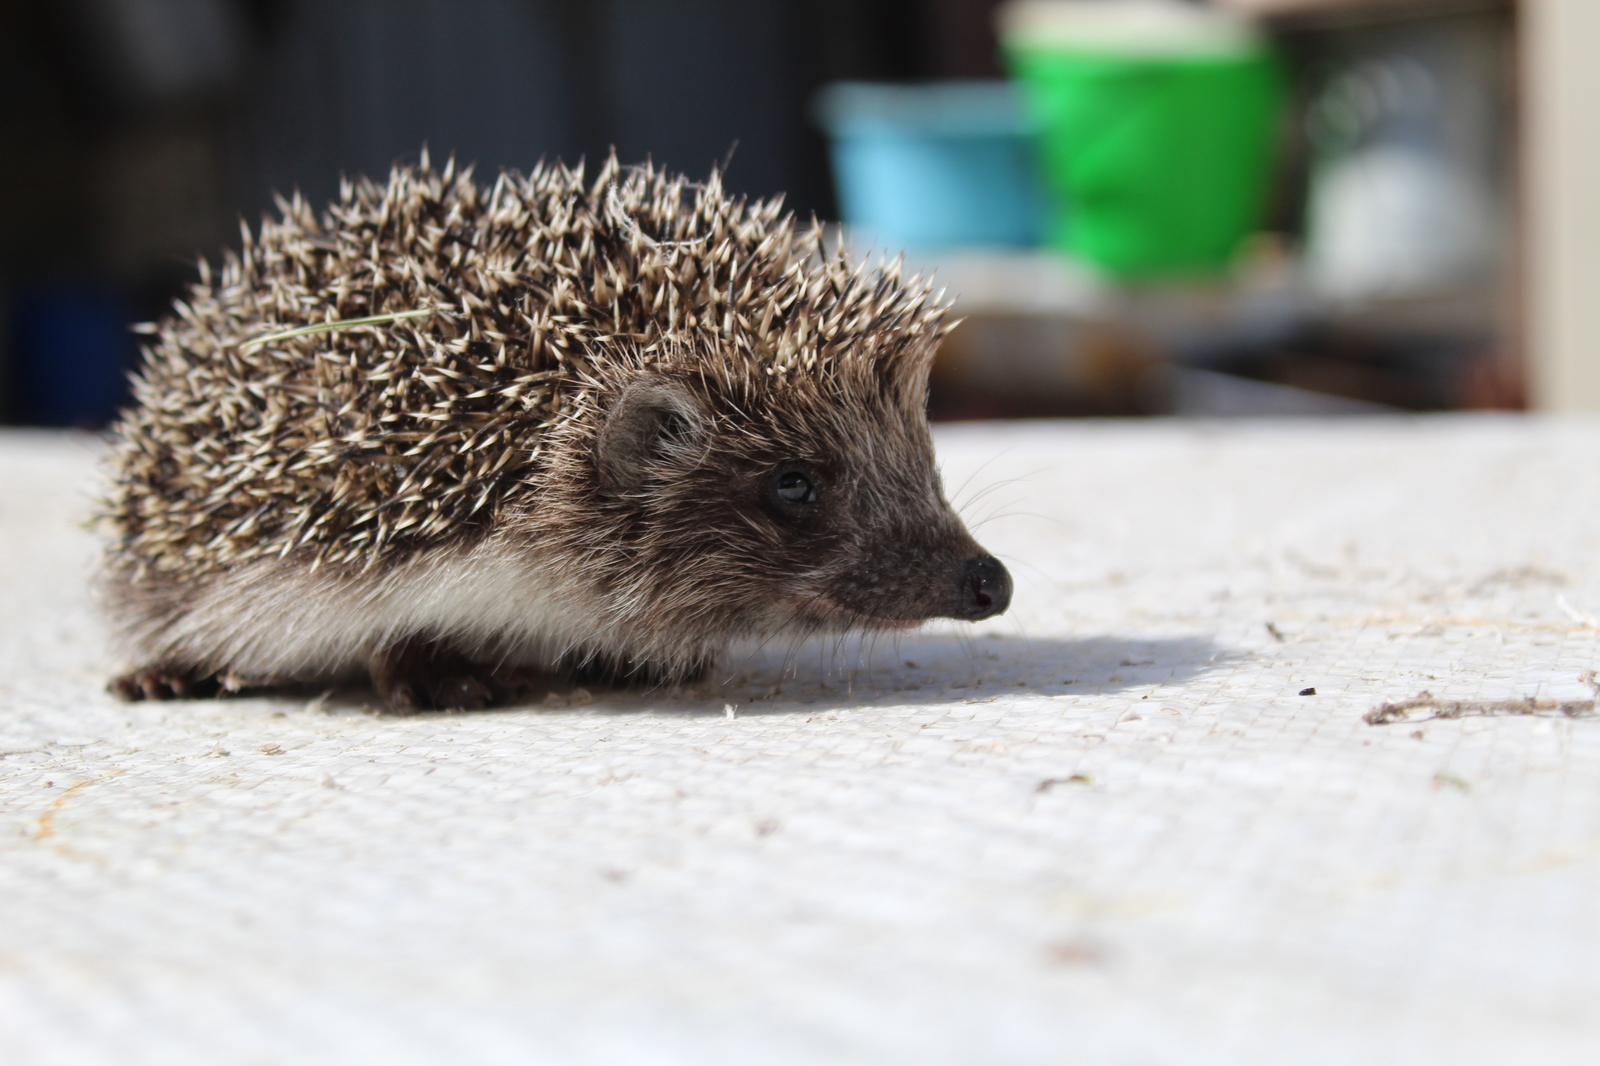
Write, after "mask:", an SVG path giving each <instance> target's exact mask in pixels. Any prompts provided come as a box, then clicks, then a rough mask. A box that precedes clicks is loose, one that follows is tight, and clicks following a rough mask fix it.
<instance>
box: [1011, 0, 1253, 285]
mask: <svg viewBox="0 0 1600 1066" xmlns="http://www.w3.org/2000/svg"><path fill="white" fill-rule="evenodd" d="M1001 27H1002V42H1003V47H1004V51H1005V55H1006V58H1007V61H1008V63H1009V65H1010V68H1011V70H1012V72H1013V74H1014V75H1015V76H1016V78H1017V80H1018V82H1019V84H1020V85H1021V86H1022V91H1023V97H1024V100H1025V103H1026V107H1027V110H1028V113H1029V117H1030V119H1031V120H1032V123H1033V125H1034V127H1035V129H1036V130H1037V137H1038V152H1039V160H1040V165H1041V172H1042V176H1043V178H1042V183H1043V185H1044V187H1045V189H1046V192H1047V199H1048V201H1049V202H1050V206H1051V210H1050V218H1049V221H1048V223H1047V227H1046V238H1045V241H1046V243H1048V244H1050V245H1051V246H1053V247H1057V248H1060V249H1062V250H1064V251H1067V252H1069V253H1071V254H1073V255H1075V256H1077V257H1080V258H1083V259H1085V260H1088V261H1089V262H1091V263H1094V264H1096V265H1098V266H1100V267H1102V268H1103V269H1105V270H1107V271H1108V272H1111V273H1114V274H1119V275H1124V276H1134V277H1137V276H1147V275H1163V274H1204V273H1214V272H1217V271H1220V270H1223V269H1225V268H1226V267H1228V266H1229V265H1230V263H1231V262H1232V261H1233V259H1234V256H1235V254H1236V253H1237V251H1238V249H1239V245H1240V243H1241V242H1242V241H1243V240H1244V239H1245V238H1246V237H1248V236H1249V235H1250V234H1251V233H1252V232H1254V231H1255V230H1256V228H1257V227H1258V226H1259V225H1260V223H1261V219H1262V216H1263V213H1264V209H1265V204H1266V198H1267V190H1268V183H1269V181H1270V178H1271V169H1272V162H1273V157H1274V147H1275V142H1276V134H1277V129H1278V123H1279V115H1280V112H1281V108H1282V101H1283V96H1284V90H1283V84H1284V79H1283V75H1282V72H1281V70H1280V68H1279V64H1278V62H1277V60H1276V59H1275V57H1274V56H1273V55H1272V54H1271V53H1270V51H1269V50H1268V48H1267V47H1266V45H1265V44H1264V43H1263V42H1262V41H1261V40H1260V39H1259V38H1257V37H1256V36H1255V35H1254V34H1253V33H1252V32H1250V30H1249V28H1248V26H1247V25H1245V24H1242V23H1239V22H1238V21H1237V20H1230V19H1227V18H1226V17H1225V16H1220V15H1218V14H1216V13H1215V12H1213V11H1207V10H1206V9H1203V8H1194V7H1193V6H1192V5H1184V4H1166V3H1161V2H1155V0H1152V2H1140V0H1132V2H1123V3H1119V4H1105V3H1099V2H1092V3H1085V2H1084V0H1028V2H1024V3H1018V4H1013V5H1011V6H1010V7H1009V8H1008V9H1007V10H1006V11H1005V12H1003V14H1002V23H1001Z"/></svg>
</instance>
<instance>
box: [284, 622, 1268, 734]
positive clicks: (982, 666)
mask: <svg viewBox="0 0 1600 1066" xmlns="http://www.w3.org/2000/svg"><path fill="white" fill-rule="evenodd" d="M1241 654H1242V653H1240V652H1238V651H1235V650H1231V649H1227V648H1223V647H1221V646H1220V645H1218V644H1216V643H1214V642H1212V641H1211V640H1208V639H1207V638H1205V637H1131V636H1117V635H1109V634H1108V635H1101V636H1092V637H1023V636H1013V635H1004V634H999V633H989V634H980V635H977V636H973V635H970V634H963V633H954V632H945V633H941V632H932V633H914V634H899V635H895V636H881V635H880V636H878V637H875V638H874V637H852V638H846V639H843V640H837V641H820V640H813V641H808V642H806V643H804V644H801V645H799V646H797V647H783V648H775V647H744V648H739V647H735V648H734V649H732V650H731V651H730V652H729V653H728V654H727V655H725V656H724V658H723V661H722V662H721V663H720V664H719V665H718V667H717V668H716V669H715V670H714V671H713V673H712V675H711V676H709V677H707V678H705V679H704V680H702V681H700V682H697V683H695V684H690V685H682V686H675V687H664V688H663V687H657V688H639V687H625V686H619V687H615V688H608V687H603V686H593V685H591V686H587V687H585V686H583V685H579V684H576V683H573V682H566V683H557V684H556V685H555V686H554V687H553V688H552V690H551V691H550V692H549V693H548V694H547V695H546V696H545V697H544V698H543V699H542V700H541V699H530V700H526V701H519V702H517V703H514V704H510V705H507V706H503V707H495V708H490V709H488V710H485V711H470V712H460V711H447V712H426V713H443V714H461V713H468V714H503V713H507V712H513V711H530V710H532V711H562V710H573V711H577V710H582V711H583V712H585V713H590V714H594V713H600V714H638V713H644V712H650V713H656V714H686V715H707V714H714V715H719V716H720V715H723V714H725V713H726V707H727V706H728V705H730V704H731V705H733V706H735V707H736V708H737V709H738V710H737V713H738V714H739V715H742V716H743V715H761V714H781V713H793V712H794V711H797V710H801V709H804V710H807V711H818V710H829V709H842V708H854V707H863V706H870V705H873V704H884V705H888V704H904V703H920V704H929V705H936V704H951V703H981V702H987V701H990V700H992V699H995V698H997V697H1000V696H1025V695H1028V694H1030V693H1032V694H1036V695H1042V696H1090V695H1105V694H1108V693H1115V692H1121V691H1125V690H1128V689H1135V688H1149V687H1152V686H1155V685H1162V684H1181V683H1183V682H1185V681H1188V680H1190V679H1192V678H1196V677H1200V676H1202V675H1204V674H1206V673H1208V672H1210V671H1212V670H1215V669H1219V668H1221V667H1223V666H1226V665H1227V664H1229V663H1231V662H1233V661H1235V660H1237V659H1238V658H1239V657H1240V655H1241ZM262 694H263V695H266V693H262ZM278 694H279V695H289V693H288V692H286V691H283V690H280V691H279V693H278ZM329 697H332V698H331V699H330V698H329ZM371 700H372V697H371V695H370V693H369V692H367V691H366V690H364V689H343V690H340V691H338V692H337V693H331V692H330V693H324V694H323V695H322V696H321V697H319V699H318V700H317V702H318V703H319V704H320V705H322V706H323V707H324V709H326V710H328V711H333V712H337V711H339V710H343V711H360V710H367V711H370V710H372V709H373V707H372V702H371Z"/></svg>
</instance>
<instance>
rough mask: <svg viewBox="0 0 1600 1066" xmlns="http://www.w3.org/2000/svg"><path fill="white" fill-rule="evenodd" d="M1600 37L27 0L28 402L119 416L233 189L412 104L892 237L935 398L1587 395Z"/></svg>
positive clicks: (1312, 8) (755, 0) (561, 3)
mask: <svg viewBox="0 0 1600 1066" xmlns="http://www.w3.org/2000/svg"><path fill="white" fill-rule="evenodd" d="M1597 52H1600V0H1524V2H1523V3H1520V4H1517V3H1512V2H1511V0H1214V2H1211V3H1203V2H1199V0H1194V2H1190V0H1012V2H1010V3H1004V4H1002V3H996V2H993V0H591V2H579V0H0V95H3V100H4V103H3V107H0V152H3V153H4V159H5V166H4V167H3V168H0V175H3V177H0V182H3V186H0V412H3V416H4V418H5V420H7V421H9V422H12V423H23V424H39V425H80V426H88V427H93V426H98V425H103V424H104V423H105V422H106V420H107V419H108V418H109V417H110V416H111V415H112V413H113V411H114V410H115V407H116V405H117V404H118V402H119V401H120V397H121V396H122V394H123V383H122V380H123V374H124V373H125V370H126V368H127V367H128V366H129V365H131V363H132V362H133V361H134V360H135V359H136V358H137V350H136V345H135V343H134V338H133V336H132V335H130V334H129V332H128V331H127V325H128V324H129V323H131V322H137V321H143V320H149V319H152V318H156V317H159V316H160V315H161V314H162V313H163V310H164V309H165V308H166V307H167V306H168V305H169V304H170V302H171V300H172V299H173V298H174V297H175V296H178V295H180V294H181V291H182V288H183V286H184V284H185V283H186V282H187V281H188V280H189V279H190V278H192V277H193V275H194V264H195V262H196V260H197V259H198V258H200V257H202V256H204V257H214V256H215V255H217V254H218V252H219V251H220V250H221V249H222V248H224V247H226V246H227V245H229V244H230V243H232V242H236V241H237V239H238V227H239V219H240V218H241V217H243V218H245V219H248V220H250V221H251V222H252V224H253V223H254V222H255V221H256V220H257V219H258V217H259V216H260V214H261V213H262V212H264V211H269V210H270V209H271V207H272V196H273V193H274V191H283V192H289V191H291V190H294V189H299V190H300V191H301V192H302V193H304V195H306V196H307V197H308V198H310V199H311V200H312V201H313V202H314V203H315V202H320V201H323V200H326V199H327V198H329V197H331V196H332V195H333V194H334V193H335V190H336V188H337V183H338V179H339V175H340V174H341V173H354V172H367V173H371V174H382V173H383V172H385V171H386V170H387V169H388V167H389V166H390V164H391V163H392V162H395V161H397V160H411V159H415V157H416V154H417V152H418V149H419V148H420V146H421V145H423V144H424V143H426V144H427V145H428V146H429V148H430V150H431V152H432V154H433V157H434V158H435V159H441V158H442V157H443V156H445V155H446V154H448V153H452V152H453V153H455V154H456V156H457V157H458V158H459V159H461V160H462V161H464V162H474V163H476V164H477V166H478V173H479V174H480V175H485V176H487V175H490V174H492V173H493V172H494V170H495V169H497V168H499V167H502V166H504V167H513V168H518V169H523V170H526V169H529V168H531V167H532V166H533V165H534V164H535V163H536V162H537V161H538V160H540V159H541V158H558V157H559V158H561V159H564V160H568V161H573V160H576V159H578V158H580V157H587V158H590V159H593V158H595V157H596V156H598V155H603V154H604V153H605V152H606V150H607V149H608V147H609V146H612V145H615V146H616V149H617V151H618V153H619V155H620V156H621V157H622V158H623V159H624V160H625V161H631V160H640V159H644V158H646V157H648V158H650V159H653V160H654V161H655V162H657V163H658V164H663V165H665V166H668V167H671V168H676V169H681V170H683V171H686V172H688V173H689V174H691V175H703V174H705V173H706V172H707V171H708V170H709V168H710V167H711V166H712V165H713V164H717V163H721V162H722V161H724V160H726V161H727V162H728V172H727V182H728V185H729V186H730V187H731V188H732V189H734V190H735V191H737V192H742V193H749V194H752V195H755V196H770V195H773V194H777V193H780V192H781V193H784V194H786V196H787V203H788V205H789V206H790V207H791V208H792V209H794V210H796V211H798V212H801V213H802V214H812V213H814V214H815V215H816V216H817V217H819V218H820V219H823V220H825V221H827V222H829V223H831V224H835V225H836V229H835V234H836V237H835V239H837V240H839V241H842V242H843V243H845V244H846V245H847V246H848V247H849V248H851V249H852V251H853V252H856V253H859V254H863V255H874V254H877V253H878V252H880V251H884V250H887V251H889V252H899V251H901V250H904V251H905V252H906V254H907V257H908V259H909V260H910V261H911V262H912V264H913V265H914V266H916V267H918V268H920V269H924V270H930V271H934V272H935V273H936V275H937V278H938V281H939V283H940V284H941V285H943V286H945V287H947V288H948V289H949V290H950V292H951V293H952V294H954V295H955V297H956V300H957V312H958V314H959V315H960V316H961V317H962V318H963V320H964V321H963V323H962V324H961V326H960V327H958V329H957V330H956V331H955V332H954V333H953V334H952V335H951V336H950V337H949V339H948V340H947V341H946V343H945V344H944V346H943V348H942V349H941V351H940V353H939V358H938V362H937V365H936V372H935V379H934V394H933V399H932V407H933V414H934V415H935V417H938V418H973V417H1028V416H1042V415H1140V414H1191V415H1204V416H1231V415H1257V414H1278V415H1283V414H1308V415H1315V414H1327V415H1335V414H1341V413H1361V412H1376V411H1383V410H1412V411H1423V410H1449V409H1462V408H1513V409H1514V408H1521V407H1524V406H1527V405H1529V404H1530V403H1531V404H1533V405H1534V406H1539V407H1551V408H1562V407H1595V406H1600V352H1596V353H1594V358H1593V359H1591V358H1589V357H1588V355H1587V354H1586V353H1587V352H1588V350H1589V348H1590V347H1591V346H1590V345H1589V343H1588V338H1589V337H1591V336H1592V337H1594V338H1595V340H1596V343H1600V319H1597V318H1596V317H1595V316H1596V315H1597V314H1600V312H1597V311H1596V310H1595V308H1594V306H1593V305H1594V304H1596V303H1600V299H1594V300H1591V299H1590V298H1589V295H1588V294H1589V293H1591V292H1593V293H1594V294H1595V296H1596V297H1600V285H1596V286H1595V287H1593V288H1590V287H1589V282H1591V281H1600V266H1597V264H1600V260H1597V258H1596V252H1595V250H1594V249H1595V246H1596V245H1595V242H1590V241H1588V240H1587V238H1586V236H1585V235H1586V234H1587V235H1588V236H1591V237H1594V238H1595V241H1597V242H1600V225H1597V223H1600V213H1597V212H1596V211H1595V209H1594V208H1592V207H1591V206H1590V205H1591V203H1592V202H1593V200H1594V197H1593V196H1592V195H1591V194H1590V192H1589V186H1590V184H1591V183H1592V176H1591V177H1589V178H1586V177H1585V175H1592V174H1593V173H1595V170H1594V165H1595V164H1596V163H1600V144H1597V134H1596V133H1594V132H1591V131H1590V130H1589V127H1590V126H1593V125H1596V124H1595V123H1592V122H1590V121H1589V120H1588V119H1587V118H1586V117H1585V116H1586V114H1587V112H1588V111H1589V110H1592V108H1593V107H1595V106H1597V105H1596V104H1595V103H1594V101H1595V100H1600V95H1595V93H1596V92H1600V80H1597V79H1596V77H1595V75H1594V74H1593V73H1592V72H1591V71H1590V68H1591V67H1593V66H1595V65H1597V64H1596V61H1595V60H1594V59H1593V56H1594V55H1596V54H1597ZM1586 94H1587V95H1586ZM1586 227H1587V228H1586ZM1589 322H1593V324H1594V325H1595V327H1596V328H1595V329H1594V330H1593V331H1589V332H1586V331H1585V324H1586V323H1589ZM1591 363H1594V364H1596V367H1597V368H1596V369H1592V370H1591V369H1590V364H1591Z"/></svg>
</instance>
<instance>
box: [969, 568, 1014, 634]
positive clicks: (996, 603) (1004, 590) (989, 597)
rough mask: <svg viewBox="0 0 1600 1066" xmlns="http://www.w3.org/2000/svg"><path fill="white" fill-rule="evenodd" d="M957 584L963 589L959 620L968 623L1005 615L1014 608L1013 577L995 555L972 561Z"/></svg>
mask: <svg viewBox="0 0 1600 1066" xmlns="http://www.w3.org/2000/svg"><path fill="white" fill-rule="evenodd" d="M957 584H958V587H959V589H960V593H959V601H958V602H959V603H960V606H959V607H958V608H957V611H958V614H957V617H959V618H962V619H965V620H966V621H968V622H979V621H982V620H983V619H985V618H993V617H994V616H995V615H997V614H1004V613H1005V610H1006V608H1007V607H1009V606H1011V574H1010V573H1009V572H1007V570H1006V568H1005V566H1003V565H1002V564H1001V562H1000V560H999V559H996V558H995V557H994V556H992V555H980V556H978V557H977V558H976V559H968V560H967V561H966V562H965V563H964V564H962V567H961V577H960V579H959V581H958V582H957Z"/></svg>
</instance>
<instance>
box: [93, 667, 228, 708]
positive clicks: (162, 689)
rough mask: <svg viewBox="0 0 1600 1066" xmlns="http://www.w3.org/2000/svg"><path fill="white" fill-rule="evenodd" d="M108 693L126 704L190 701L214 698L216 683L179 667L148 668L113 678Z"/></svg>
mask: <svg viewBox="0 0 1600 1066" xmlns="http://www.w3.org/2000/svg"><path fill="white" fill-rule="evenodd" d="M106 691H107V692H109V693H111V694H112V695H113V696H115V697H117V699H119V700H122V701H123V702H124V703H137V702H139V701H141V700H190V699H198V698H202V697H206V696H214V695H216V694H217V692H218V685H217V682H216V679H215V678H213V677H205V676H196V675H194V674H192V673H189V672H188V671H185V670H181V669H178V668H175V667H163V666H147V667H145V668H144V669H141V670H133V671H130V672H129V673H126V674H123V675H121V676H120V677H115V678H112V680H111V683H110V684H108V685H107V686H106Z"/></svg>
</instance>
